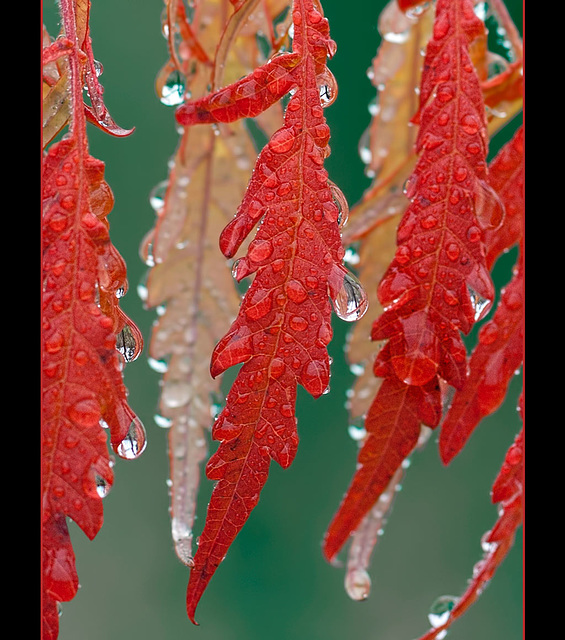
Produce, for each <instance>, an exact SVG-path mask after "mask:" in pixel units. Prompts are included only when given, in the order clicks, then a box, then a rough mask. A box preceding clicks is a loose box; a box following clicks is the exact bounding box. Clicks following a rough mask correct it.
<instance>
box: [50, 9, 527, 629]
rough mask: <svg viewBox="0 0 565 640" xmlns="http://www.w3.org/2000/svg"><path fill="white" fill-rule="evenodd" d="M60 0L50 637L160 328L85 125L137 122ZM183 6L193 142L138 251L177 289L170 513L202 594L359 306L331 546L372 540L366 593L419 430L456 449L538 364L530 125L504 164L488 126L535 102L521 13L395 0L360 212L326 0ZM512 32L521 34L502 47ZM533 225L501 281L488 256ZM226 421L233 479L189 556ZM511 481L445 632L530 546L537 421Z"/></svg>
mask: <svg viewBox="0 0 565 640" xmlns="http://www.w3.org/2000/svg"><path fill="white" fill-rule="evenodd" d="M486 9H488V13H482V12H483V11H486ZM60 10H61V17H62V24H63V30H62V34H61V35H60V36H59V37H58V38H57V39H56V40H53V41H52V39H51V38H50V37H49V35H48V34H47V33H46V31H45V30H44V49H43V69H44V79H43V87H44V102H43V114H44V148H45V150H46V151H45V153H44V160H43V176H42V184H43V202H44V207H43V231H42V239H43V246H44V252H43V273H44V277H43V293H42V302H43V316H42V319H43V333H42V335H43V354H44V357H43V376H42V383H43V428H42V434H43V435H42V442H43V455H42V463H43V467H42V468H43V474H42V484H43V496H44V498H43V530H42V540H43V560H42V562H43V606H44V611H45V614H44V626H43V629H44V637H45V638H55V637H57V633H58V621H57V612H56V608H57V603H61V602H64V601H68V600H70V599H72V598H73V597H74V596H75V594H76V591H77V587H78V578H77V574H76V569H75V566H74V552H73V549H72V546H71V543H70V539H69V537H68V531H67V524H66V521H67V518H70V519H72V520H74V521H75V522H76V523H77V524H78V525H79V526H80V527H81V528H82V530H83V531H84V532H85V533H86V535H87V536H88V537H89V538H91V539H92V538H94V537H95V536H96V535H97V533H98V531H99V529H100V527H101V525H102V506H101V505H102V498H103V496H104V495H106V493H107V491H108V489H109V487H110V486H111V484H112V482H113V472H112V465H113V463H112V458H111V457H110V456H109V455H108V451H107V447H106V431H105V430H104V429H103V428H101V427H105V428H108V430H109V433H110V440H111V444H112V447H113V448H114V451H115V452H116V453H117V454H118V455H119V456H121V457H123V458H126V459H131V458H136V457H138V456H139V455H140V454H141V452H142V451H143V449H144V447H145V430H144V427H143V425H142V423H141V421H140V420H139V418H137V416H136V415H135V414H134V412H133V411H132V409H131V408H130V407H129V406H128V404H127V395H128V394H127V390H126V388H125V386H124V383H123V380H122V369H123V365H124V364H125V363H126V362H130V361H132V360H135V359H136V358H137V356H138V355H139V353H140V351H141V347H142V339H141V333H140V331H139V330H138V329H137V327H136V325H135V324H133V322H132V321H131V320H129V318H128V317H127V316H126V315H125V313H124V312H123V311H122V310H121V309H120V306H119V304H120V299H121V298H122V297H123V295H124V294H125V292H126V291H127V278H126V271H125V264H124V261H123V260H122V259H121V257H120V255H119V254H118V252H117V251H116V249H115V248H114V246H113V245H112V243H111V242H110V237H109V226H108V223H107V220H106V216H107V215H108V213H109V212H110V211H111V209H112V207H113V196H112V193H111V191H110V188H109V186H108V184H107V183H106V182H105V181H104V169H103V164H102V163H101V162H100V161H98V160H95V159H94V158H92V157H91V156H90V154H89V152H88V142H87V136H86V122H87V121H88V122H90V123H92V124H94V125H95V126H97V127H98V128H100V129H102V130H103V131H105V132H106V133H109V134H111V135H113V136H117V137H125V136H128V135H129V134H130V133H131V130H125V129H122V128H120V127H119V126H118V125H116V123H115V122H114V121H113V119H112V118H111V117H110V115H109V113H108V111H107V109H106V107H105V105H104V101H103V99H102V93H103V91H102V87H101V85H100V83H99V81H98V77H97V76H98V73H99V68H98V66H97V63H96V61H95V59H94V56H93V53H92V47H91V41H90V33H89V11H90V6H89V3H82V2H81V3H76V2H73V1H72V0H63V1H61V2H60ZM487 23H488V25H489V26H488V27H487ZM493 25H494V26H493ZM162 28H163V34H164V35H165V37H166V38H167V42H168V54H169V55H168V59H167V60H166V62H165V64H164V65H163V67H162V69H161V71H160V72H159V74H158V76H157V81H156V90H157V93H158V95H159V96H160V97H161V100H162V102H164V103H165V104H169V105H173V106H177V105H178V108H177V109H176V120H177V123H178V125H179V127H180V128H179V132H180V140H179V144H178V146H177V149H176V152H175V155H174V158H173V159H172V161H171V163H170V165H169V173H168V176H167V179H166V181H164V182H163V183H161V184H159V185H158V186H157V187H156V188H155V189H154V190H153V192H152V194H151V201H152V204H153V206H154V209H155V211H156V220H155V226H154V227H153V229H151V230H149V231H148V233H147V235H146V238H145V240H144V242H143V244H142V250H141V252H142V255H143V257H144V260H145V262H146V264H147V266H148V273H147V278H146V281H145V285H144V300H145V304H146V306H147V307H148V308H149V307H153V308H157V309H159V310H160V312H159V316H158V319H157V321H156V323H155V324H154V327H153V330H152V335H151V340H150V344H149V349H148V350H149V358H150V362H151V363H152V366H153V368H155V369H156V370H157V371H158V372H160V373H162V383H161V387H160V412H159V413H160V415H159V417H158V422H159V423H160V425H161V426H165V427H167V429H168V438H169V465H170V515H171V531H172V538H173V541H174V544H175V550H176V553H177V556H178V557H179V558H180V560H181V561H182V562H183V563H184V564H186V565H188V567H190V579H189V583H188V590H187V602H186V604H187V611H188V616H189V618H190V619H191V620H192V621H193V622H194V621H195V610H196V606H197V604H198V602H199V601H200V599H201V597H202V596H203V594H204V592H205V590H206V589H207V587H208V584H209V582H210V580H211V578H212V576H213V575H214V573H215V572H216V570H217V569H218V567H219V565H220V563H221V562H222V561H223V559H224V558H225V556H226V554H227V552H228V550H229V548H230V547H231V545H232V544H233V542H234V540H235V538H236V536H237V534H238V533H239V531H240V530H241V529H242V528H243V527H244V525H245V523H246V522H247V519H248V518H249V515H250V514H251V511H252V510H253V509H254V508H255V506H256V505H257V502H258V500H259V496H260V493H261V492H262V490H263V487H264V486H265V483H266V481H267V477H268V474H269V469H270V461H271V459H272V460H274V461H276V462H277V463H278V464H279V465H280V466H281V467H282V468H287V467H289V466H290V465H291V463H292V462H293V460H294V458H295V456H296V452H297V448H298V428H299V426H300V425H299V424H298V419H297V415H298V414H297V412H296V402H297V388H298V386H301V387H303V388H304V389H305V390H306V391H307V392H309V393H310V394H311V395H312V396H313V397H314V398H318V397H320V396H322V395H323V394H325V393H328V392H329V383H330V371H331V358H330V356H329V353H328V348H329V347H330V344H331V341H332V337H333V333H334V330H333V328H332V317H331V316H332V308H333V311H334V312H335V314H336V315H337V316H338V317H339V318H341V319H342V320H346V321H349V322H353V321H356V322H355V323H354V325H353V328H352V330H351V332H350V337H349V339H348V343H347V352H346V356H347V358H348V360H349V362H350V364H351V365H352V370H353V371H355V372H356V374H358V375H357V376H356V380H355V382H354V385H353V387H352V390H351V393H350V394H349V402H348V410H349V412H350V418H351V422H352V423H356V424H357V425H359V428H358V429H357V430H356V431H355V435H356V438H357V439H358V442H359V451H358V460H357V468H356V471H355V473H354V475H353V478H352V479H351V483H350V486H349V488H348V489H347V492H346V493H345V496H344V498H343V500H342V502H341V505H340V506H339V508H338V509H337V512H336V514H335V516H334V518H333V519H332V521H331V523H330V524H329V526H328V530H327V532H326V535H325V538H324V545H323V552H324V555H325V557H326V558H327V560H328V561H330V562H332V563H335V560H336V558H337V556H338V554H339V553H340V552H341V550H342V549H343V547H344V546H345V545H346V543H348V542H349V543H350V544H349V555H348V559H347V566H346V577H345V586H346V591H347V593H348V594H349V596H350V597H351V598H352V599H354V600H363V599H366V598H367V597H368V595H369V591H370V578H369V574H368V572H367V570H368V567H369V562H370V558H371V554H372V552H373V548H374V546H375V543H376V541H377V539H378V532H380V531H382V528H383V526H384V522H385V521H386V519H387V517H388V515H389V512H390V508H391V505H392V502H393V498H394V495H395V493H396V487H398V485H399V483H400V482H401V479H402V478H403V476H404V473H405V470H406V468H407V467H408V464H409V462H410V460H411V457H412V454H413V452H414V451H416V450H417V449H420V448H422V447H424V446H425V444H426V441H427V440H428V438H429V435H430V432H431V430H433V429H436V428H438V430H439V453H440V456H441V459H442V461H443V462H444V464H449V463H450V462H451V461H452V460H453V458H454V457H455V456H456V455H457V454H458V453H459V452H460V451H461V450H462V449H463V448H464V447H465V444H466V443H467V441H468V440H469V438H470V437H471V434H472V433H473V431H474V430H475V429H476V427H477V426H478V425H479V423H480V422H481V420H482V419H483V418H484V417H485V416H489V415H491V414H492V413H493V412H494V411H496V410H497V409H498V407H499V406H500V405H501V403H502V402H503V400H504V397H505V395H506V391H507V388H508V385H509V384H510V381H511V379H512V378H513V376H514V373H515V372H516V371H517V370H518V369H519V368H520V367H521V365H522V361H523V306H524V304H523V302H524V301H523V288H524V281H523V278H524V245H523V235H522V228H523V212H524V201H523V150H524V136H523V129H522V128H521V127H520V128H518V129H517V130H516V131H515V134H514V135H513V136H512V137H511V139H510V140H509V141H508V143H507V144H506V145H505V146H504V147H503V148H502V149H501V150H500V152H499V153H498V154H497V155H496V157H495V158H494V159H492V160H490V161H489V142H490V141H491V140H492V139H493V138H494V136H495V135H496V134H497V133H498V132H499V131H501V130H502V129H503V128H504V127H506V126H507V125H508V124H509V123H511V122H512V120H513V119H514V117H515V116H516V115H517V114H519V112H520V110H521V101H522V90H523V88H522V48H521V41H520V38H519V35H518V32H517V29H516V28H515V26H514V24H513V23H512V21H511V20H510V17H509V15H508V12H507V10H506V8H505V6H504V4H503V3H502V2H501V0H491V1H490V2H489V3H476V5H475V3H473V2H472V0H458V1H457V2H447V1H446V0H437V1H436V2H435V3H434V4H433V5H432V4H429V3H415V2H409V1H408V2H406V1H404V2H400V1H399V2H398V3H397V2H396V0H392V1H391V2H390V3H388V4H387V6H386V7H385V8H384V10H383V12H382V13H381V16H380V21H379V31H380V34H381V36H382V42H381V45H380V47H379V50H378V54H377V56H376V57H375V59H374V61H373V65H372V67H371V77H372V80H373V83H374V85H375V87H376V89H377V96H378V107H375V108H374V109H373V110H372V112H371V113H372V120H371V123H370V126H369V127H368V129H367V131H366V134H365V136H364V139H363V140H362V142H361V146H360V149H361V154H362V157H363V159H364V161H365V162H366V164H367V168H366V172H367V175H368V176H369V177H370V178H371V181H372V183H371V185H370V187H369V188H368V189H367V190H366V192H365V193H364V195H363V197H362V198H361V200H360V201H359V202H358V203H357V204H356V205H355V206H354V207H352V208H351V211H349V206H348V203H347V201H346V198H345V196H344V194H343V192H342V191H341V189H340V188H339V187H338V186H337V185H336V184H335V183H334V182H333V181H332V180H330V178H329V175H328V170H327V168H325V165H327V164H328V159H329V156H330V147H329V140H330V134H331V132H330V127H329V126H328V121H327V120H326V116H325V108H326V107H329V106H331V105H332V104H333V102H334V101H335V99H336V96H337V83H336V80H335V78H334V76H333V74H332V73H331V71H330V69H329V67H328V64H331V59H332V57H333V56H334V54H335V53H336V49H337V47H336V43H335V42H334V40H333V39H332V38H331V37H330V31H329V28H330V24H329V23H328V21H327V19H326V18H325V17H324V12H323V8H322V6H321V4H320V3H319V2H318V1H317V0H296V1H295V2H290V1H288V2H287V0H270V1H265V2H258V1H257V0H241V1H239V2H233V3H231V6H230V3H229V2H227V0H200V1H199V2H195V3H192V2H189V3H186V2H183V1H182V0H166V1H165V7H164V11H163V15H162ZM490 30H496V31H497V32H498V33H499V34H502V33H503V34H505V37H506V39H505V40H504V45H503V47H502V48H501V47H500V46H498V49H499V50H496V48H497V46H496V45H493V43H492V40H491V38H489V33H490ZM338 44H339V43H338ZM424 50H425V56H422V55H421V52H422V51H424ZM85 87H86V89H87V96H86V99H85V97H84V95H83V94H84V90H85ZM65 127H68V129H67V131H66V133H65ZM257 154H258V155H257ZM337 154H339V149H338V150H336V149H334V150H333V156H334V157H335V156H336V155H337ZM336 176H337V179H339V175H338V174H336ZM218 243H219V247H218ZM517 246H518V247H519V248H518V249H517V256H518V257H517V261H516V266H515V269H514V273H513V278H512V280H511V281H510V282H509V283H508V284H507V286H506V287H505V288H504V289H503V290H502V291H501V292H500V300H499V301H498V303H497V304H495V300H496V297H497V296H498V293H497V292H496V291H495V288H494V285H493V282H492V280H491V275H490V274H491V272H492V270H493V268H494V265H495V263H496V261H497V259H498V258H499V257H500V256H501V255H502V254H503V253H505V252H508V251H509V250H510V249H512V248H515V247H517ZM346 249H347V252H346ZM220 252H221V253H223V255H224V256H225V258H227V260H228V264H227V265H225V264H224V262H223V261H222V260H220V259H219V258H220ZM238 253H239V254H240V255H239V256H238ZM352 257H353V258H355V259H354V260H353V265H352V266H351V269H349V268H348V267H347V262H344V261H346V260H348V261H349V262H351V261H352ZM353 269H355V273H354V272H353ZM248 280H251V284H249V285H248V286H247V285H246V283H247V281H248ZM493 308H494V313H493V315H492V318H489V317H488V316H489V312H490V311H491V309H493ZM367 310H368V312H367ZM478 323H480V324H479V331H478V333H477V336H478V339H477V343H476V346H472V347H469V346H468V345H471V342H470V341H469V339H468V338H466V336H467V334H471V333H472V330H473V327H474V325H475V324H478ZM368 337H370V338H371V340H368V339H367V338H368ZM208 363H210V364H208ZM231 368H236V371H235V373H234V376H233V377H232V379H231V382H230V383H228V386H227V387H226V385H222V380H223V379H225V380H226V381H227V380H228V378H227V377H226V376H227V372H228V370H229V369H231ZM224 392H226V393H225V397H224ZM217 408H218V409H217ZM216 410H218V413H217V415H214V412H215V411H216ZM521 416H522V418H523V404H522V406H521ZM212 417H213V418H214V419H213V420H212ZM310 426H312V425H310ZM330 426H331V425H330ZM210 429H211V436H212V438H213V439H214V440H217V441H219V443H220V444H219V446H218V448H217V449H216V450H215V452H214V453H213V454H212V455H211V456H210V457H209V460H208V462H207V465H206V475H207V477H208V478H209V479H210V480H213V481H214V482H215V485H214V489H213V492H212V496H211V499H210V503H209V505H208V513H207V516H206V521H205V523H204V527H203V529H202V531H201V534H200V537H199V540H198V549H197V551H196V554H193V528H194V519H195V513H196V507H197V501H198V494H199V488H200V484H201V479H200V465H201V463H202V461H203V459H204V458H205V457H206V456H207V455H208V444H207V441H208V433H209V432H210ZM492 500H493V502H494V503H498V505H499V507H498V520H497V521H496V523H495V524H494V526H493V528H492V529H491V530H490V531H489V532H487V533H486V534H485V536H484V537H483V540H482V544H483V550H484V557H483V558H482V559H481V560H480V562H479V563H477V565H476V566H475V568H474V570H473V577H472V579H471V580H470V582H469V585H468V587H467V589H466V591H465V592H464V593H463V594H462V596H461V597H460V598H454V597H449V598H440V599H438V601H437V602H436V603H435V604H434V607H433V610H432V613H431V614H430V622H431V624H432V629H431V630H430V631H429V632H428V634H426V635H425V636H424V637H425V638H433V637H438V638H440V637H443V634H444V632H445V631H446V630H447V629H448V628H449V626H450V624H451V623H452V621H453V620H455V619H457V618H458V617H459V616H460V615H461V614H462V613H463V612H464V611H466V609H467V608H468V607H469V606H470V605H471V604H472V603H473V602H474V601H475V600H476V598H477V597H478V595H479V594H480V593H481V592H482V590H483V588H484V586H485V585H486V584H487V583H488V581H489V580H490V579H491V578H492V576H493V575H494V573H495V572H496V570H497V568H498V566H499V565H500V563H501V562H502V560H503V559H504V557H505V556H506V553H507V552H508V550H509V548H510V547H511V546H512V544H513V541H514V536H515V533H516V531H517V528H518V527H519V526H520V524H521V521H522V517H523V514H522V502H523V431H522V432H520V433H519V434H518V435H517V436H516V440H515V442H514V444H512V446H511V447H510V449H509V450H508V453H507V456H506V459H505V461H504V463H503V465H502V468H501V471H500V474H499V476H498V477H497V479H496V480H495V482H494V485H493V489H492Z"/></svg>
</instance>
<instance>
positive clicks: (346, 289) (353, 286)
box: [332, 272, 369, 322]
mask: <svg viewBox="0 0 565 640" xmlns="http://www.w3.org/2000/svg"><path fill="white" fill-rule="evenodd" d="M332 302H333V305H334V310H335V312H336V314H337V316H338V317H339V318H341V319H342V320H345V321H346V322H355V321H356V320H359V319H360V318H362V317H363V316H364V315H365V312H366V311H367V308H368V306H369V302H368V298H367V294H366V292H365V289H363V286H362V285H361V283H360V282H359V280H358V279H357V278H356V277H355V276H354V275H353V274H352V273H349V272H347V273H345V274H344V275H343V280H342V283H341V287H340V288H339V290H338V291H337V293H336V295H335V297H334V298H333V300H332Z"/></svg>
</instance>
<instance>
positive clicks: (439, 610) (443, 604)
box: [428, 596, 459, 629]
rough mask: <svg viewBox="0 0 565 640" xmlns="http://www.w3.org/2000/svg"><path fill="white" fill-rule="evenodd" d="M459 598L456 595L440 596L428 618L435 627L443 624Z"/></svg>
mask: <svg viewBox="0 0 565 640" xmlns="http://www.w3.org/2000/svg"><path fill="white" fill-rule="evenodd" d="M458 601H459V598H457V597H456V596H440V597H439V598H437V600H435V601H434V603H433V604H432V606H431V608H430V612H429V613H428V620H429V621H430V624H431V625H432V627H434V629H437V628H438V627H441V626H443V625H444V624H445V623H446V622H447V621H448V620H449V617H450V616H451V611H452V610H453V607H454V606H455V605H456V604H457V602H458Z"/></svg>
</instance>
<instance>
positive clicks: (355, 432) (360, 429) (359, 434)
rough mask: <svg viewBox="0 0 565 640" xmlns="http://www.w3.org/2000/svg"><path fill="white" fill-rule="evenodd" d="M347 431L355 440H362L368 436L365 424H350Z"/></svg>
mask: <svg viewBox="0 0 565 640" xmlns="http://www.w3.org/2000/svg"><path fill="white" fill-rule="evenodd" d="M347 433H348V434H349V437H350V438H351V439H352V440H355V442H360V441H361V440H364V439H365V437H366V436H367V430H366V429H365V427H364V426H363V424H350V425H349V426H348V427H347Z"/></svg>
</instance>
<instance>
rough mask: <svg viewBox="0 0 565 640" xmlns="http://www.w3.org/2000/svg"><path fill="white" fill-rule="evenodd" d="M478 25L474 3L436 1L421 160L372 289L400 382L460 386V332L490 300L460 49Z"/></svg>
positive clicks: (480, 160) (465, 58)
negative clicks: (391, 252) (392, 249)
mask: <svg viewBox="0 0 565 640" xmlns="http://www.w3.org/2000/svg"><path fill="white" fill-rule="evenodd" d="M483 29H484V26H483V23H482V22H481V21H480V20H479V19H478V18H477V17H476V16H475V14H474V12H473V5H472V3H471V2H468V1H467V0H465V1H461V0H460V1H459V2H446V1H445V0H439V1H438V3H437V5H436V18H435V22H434V33H433V37H432V38H431V40H430V42H429V44H428V48H427V52H426V58H425V61H424V70H423V74H422V83H421V92H420V108H419V111H418V113H417V114H416V116H415V118H414V121H415V122H418V123H419V124H420V129H419V132H418V138H417V150H418V152H419V153H420V158H419V161H418V163H417V165H416V168H415V170H414V173H413V174H412V176H411V178H410V180H409V185H408V188H407V195H408V197H410V198H411V203H410V205H409V207H408V209H407V210H406V212H405V214H404V216H403V219H402V221H401V223H400V225H399V228H398V234H397V242H398V249H397V252H396V256H395V258H394V260H393V261H392V263H391V265H390V266H389V269H388V270H387V272H386V273H385V275H384V277H383V279H382V281H381V283H380V286H379V290H378V294H379V300H380V301H381V303H382V304H383V306H384V307H385V311H384V313H383V314H382V316H381V317H380V318H379V319H378V320H377V321H376V323H375V325H374V328H373V338H374V339H377V340H380V339H388V340H389V343H390V345H391V356H392V363H393V366H394V370H395V372H396V374H397V375H398V377H399V378H400V379H401V380H403V381H404V382H405V383H407V384H414V385H422V384H425V383H426V382H428V381H429V380H431V379H432V378H433V377H434V376H435V375H436V374H439V375H440V376H441V377H442V378H443V379H445V380H446V381H447V382H448V383H449V384H451V385H453V386H455V387H456V388H459V387H461V385H462V384H463V380H464V379H465V373H466V372H465V366H466V360H465V348H464V346H463V343H462V341H461V337H460V333H459V332H460V331H463V332H465V333H467V332H468V331H469V329H470V328H471V326H472V324H473V323H474V322H475V321H476V320H477V319H479V318H480V317H482V316H484V314H485V313H486V311H487V310H488V308H489V305H490V301H492V299H493V297H494V291H493V287H492V283H491V280H490V276H489V274H488V271H487V268H486V265H485V258H484V248H483V244H482V242H481V240H482V237H483V232H484V229H486V228H488V227H489V226H492V225H495V224H496V225H497V224H499V222H500V220H498V219H497V220H490V219H485V218H484V216H481V215H480V214H481V212H482V211H483V210H484V207H483V206H482V205H483V201H484V200H485V198H486V199H488V198H490V197H492V196H491V193H490V190H489V189H488V186H487V184H486V182H485V178H486V163H485V158H486V152H487V138H486V120H485V116H484V105H483V101H482V96H481V89H480V85H479V81H478V78H477V76H476V73H475V71H474V67H473V65H472V62H471V60H470V58H469V55H468V51H467V47H468V45H469V43H470V42H471V41H472V40H473V39H474V38H475V37H477V36H478V35H480V34H481V33H483ZM485 193H486V195H483V194H485ZM479 204H480V205H481V206H480V207H479ZM477 299H480V300H481V305H480V310H479V308H478V307H477V305H476V304H475V301H476V300H477ZM387 307H388V308H387Z"/></svg>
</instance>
